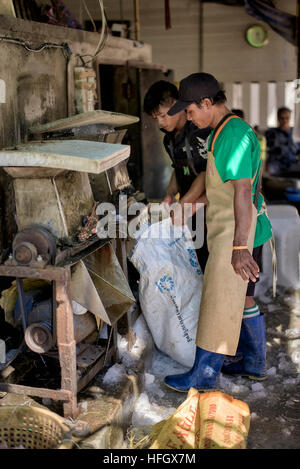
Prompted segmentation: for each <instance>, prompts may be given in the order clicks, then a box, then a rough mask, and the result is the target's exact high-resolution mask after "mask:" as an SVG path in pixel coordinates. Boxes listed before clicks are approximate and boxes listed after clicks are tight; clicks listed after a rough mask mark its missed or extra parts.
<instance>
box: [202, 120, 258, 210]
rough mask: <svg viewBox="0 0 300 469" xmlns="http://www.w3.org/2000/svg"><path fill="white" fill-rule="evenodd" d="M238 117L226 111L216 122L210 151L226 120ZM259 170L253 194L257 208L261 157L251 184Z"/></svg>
mask: <svg viewBox="0 0 300 469" xmlns="http://www.w3.org/2000/svg"><path fill="white" fill-rule="evenodd" d="M236 118H237V119H240V117H239V116H237V115H236V114H233V113H228V114H226V116H224V117H223V118H222V119H221V120H220V122H219V123H218V125H217V126H216V128H215V130H214V133H213V137H212V139H211V142H210V151H211V152H213V148H214V144H215V142H216V139H217V137H218V135H219V134H220V132H221V131H222V129H223V128H224V127H225V125H226V124H227V122H228V121H229V120H230V119H236ZM258 171H259V176H258V180H257V184H256V189H255V196H254V206H255V208H256V209H257V207H258V197H259V192H260V185H261V179H262V165H261V159H260V161H259V164H258V168H257V170H256V173H255V176H254V178H253V179H252V181H251V182H252V184H253V183H254V181H255V178H256V175H257V172H258Z"/></svg>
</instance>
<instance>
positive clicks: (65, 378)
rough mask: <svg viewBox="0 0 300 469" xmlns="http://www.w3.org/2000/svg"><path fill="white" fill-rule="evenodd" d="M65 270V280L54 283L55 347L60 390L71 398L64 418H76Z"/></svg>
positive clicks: (68, 285)
mask: <svg viewBox="0 0 300 469" xmlns="http://www.w3.org/2000/svg"><path fill="white" fill-rule="evenodd" d="M66 270H67V280H66V281H63V282H62V281H58V282H56V299H57V302H58V306H57V311H56V317H57V324H56V332H57V346H58V352H59V361H60V367H61V389H63V390H67V391H70V392H71V394H72V398H71V399H70V400H69V401H68V402H65V403H64V416H65V417H72V418H76V416H77V413H78V408H77V373H76V342H75V340H74V324H73V310H72V299H71V298H72V297H71V272H70V268H66Z"/></svg>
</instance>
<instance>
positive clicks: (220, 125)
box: [210, 112, 240, 152]
mask: <svg viewBox="0 0 300 469" xmlns="http://www.w3.org/2000/svg"><path fill="white" fill-rule="evenodd" d="M230 119H240V117H239V116H237V115H236V114H233V113H232V112H230V113H228V114H226V116H224V117H223V118H222V119H221V120H220V122H219V123H218V125H217V126H216V128H215V129H214V133H213V137H212V139H211V141H210V151H211V152H213V149H214V144H215V141H216V139H217V137H218V135H219V133H220V132H221V130H222V129H223V128H224V127H225V125H226V124H227V122H228V121H229V120H230Z"/></svg>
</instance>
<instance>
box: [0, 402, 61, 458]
mask: <svg viewBox="0 0 300 469" xmlns="http://www.w3.org/2000/svg"><path fill="white" fill-rule="evenodd" d="M69 430H70V429H69V428H68V427H67V426H66V425H64V424H63V422H62V419H61V417H59V416H58V415H56V414H55V413H53V412H51V411H49V410H47V409H41V408H39V407H33V406H3V407H0V443H4V442H5V443H6V444H7V446H8V448H9V449H11V448H15V447H20V446H21V447H23V448H25V449H60V447H61V443H62V440H63V439H64V436H65V434H66V433H67V432H68V431H69Z"/></svg>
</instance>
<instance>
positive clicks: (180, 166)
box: [144, 80, 211, 272]
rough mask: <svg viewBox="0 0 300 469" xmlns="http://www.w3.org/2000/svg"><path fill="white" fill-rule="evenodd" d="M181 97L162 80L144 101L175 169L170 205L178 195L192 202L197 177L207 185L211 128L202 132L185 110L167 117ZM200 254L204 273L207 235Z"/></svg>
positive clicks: (169, 198)
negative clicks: (188, 118)
mask: <svg viewBox="0 0 300 469" xmlns="http://www.w3.org/2000/svg"><path fill="white" fill-rule="evenodd" d="M178 96H179V94H178V89H177V87H176V86H175V85H174V84H173V83H170V82H168V81H165V80H160V81H157V82H156V83H154V84H153V85H152V86H151V87H150V88H149V90H148V91H147V93H146V95H145V98H144V111H145V112H146V113H147V114H148V115H150V116H152V117H153V118H154V119H155V120H156V122H157V124H158V125H159V128H160V130H161V131H162V132H164V134H165V136H164V140H163V143H164V147H165V149H166V151H167V153H168V154H169V156H170V158H171V160H172V166H173V168H174V169H173V172H172V175H171V179H170V182H169V185H168V187H167V189H166V195H165V199H164V202H165V203H168V204H169V205H171V204H172V203H173V202H174V201H175V195H176V194H177V193H178V192H179V194H180V198H181V199H182V198H183V197H184V199H183V200H184V202H189V194H190V193H191V195H192V191H193V188H191V185H192V183H193V182H194V181H195V179H196V178H199V179H201V183H203V185H204V184H205V171H206V163H207V139H208V136H209V135H210V132H211V129H210V128H206V129H199V128H198V127H196V126H195V125H194V124H193V123H192V122H190V121H188V120H187V118H186V113H185V110H182V111H181V112H179V113H178V114H176V115H174V116H169V115H168V114H167V112H168V111H169V109H170V108H171V107H172V106H173V105H174V104H175V103H176V101H177V100H178ZM199 202H201V201H200V200H199ZM203 202H205V201H204V200H203ZM205 230H206V229H205ZM196 252H197V256H198V260H199V264H200V266H201V269H202V271H203V272H204V268H205V264H206V260H207V257H208V251H207V244H206V236H205V241H204V245H203V247H202V248H201V249H197V251H196Z"/></svg>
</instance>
